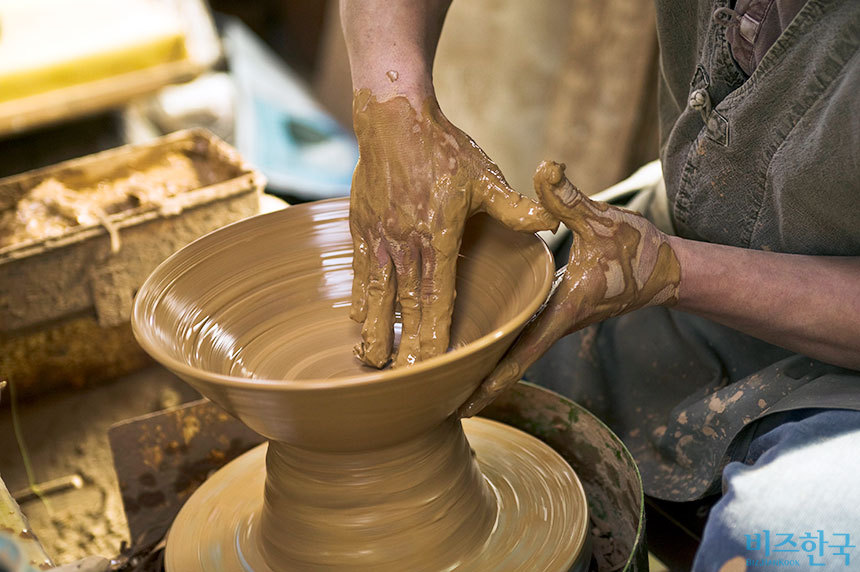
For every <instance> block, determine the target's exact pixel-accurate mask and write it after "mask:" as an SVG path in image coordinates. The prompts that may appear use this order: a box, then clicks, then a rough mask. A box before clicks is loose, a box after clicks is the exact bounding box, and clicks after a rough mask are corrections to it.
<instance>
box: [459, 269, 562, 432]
mask: <svg viewBox="0 0 860 572" xmlns="http://www.w3.org/2000/svg"><path fill="white" fill-rule="evenodd" d="M568 294H569V290H568V289H567V288H566V287H565V286H564V285H562V287H560V288H558V289H557V290H556V291H555V293H553V295H552V297H551V298H550V300H549V302H548V303H547V305H546V307H545V308H544V310H543V311H542V312H541V313H540V314H539V315H538V317H537V318H535V320H533V321H532V322H530V323H529V324H528V325H527V326H526V328H525V330H523V333H522V334H521V335H520V337H519V338H518V339H517V341H516V342H514V345H513V347H512V348H511V349H510V350H508V353H507V354H505V357H504V358H503V359H502V361H500V362H499V364H498V365H497V366H496V367H495V369H494V370H493V371H492V373H490V375H488V376H487V378H486V379H485V380H484V381H483V383H481V385H480V387H478V389H476V390H475V391H474V393H472V395H471V396H469V398H468V399H467V400H466V403H464V404H463V405H462V406H461V407H460V409H459V410H458V415H459V416H460V417H472V416H473V415H476V414H477V413H478V412H479V411H481V410H482V409H483V408H484V407H486V406H487V405H489V404H490V403H491V402H492V401H493V400H494V399H495V398H496V397H498V396H499V394H501V393H502V392H503V391H505V390H506V389H507V388H509V387H510V386H512V385H513V384H515V383H516V382H518V381H519V380H520V379H521V378H522V376H523V373H525V371H526V369H528V367H529V366H530V365H532V364H533V363H534V362H535V361H537V359H538V358H540V357H541V356H542V355H543V354H545V353H546V351H547V350H548V349H549V348H550V346H552V344H554V343H555V342H556V341H557V340H558V339H559V338H561V337H562V336H564V335H565V334H566V333H567V331H568V328H569V327H570V316H571V315H572V311H571V309H570V308H569V305H570V301H569V299H570V296H569V295H568Z"/></svg>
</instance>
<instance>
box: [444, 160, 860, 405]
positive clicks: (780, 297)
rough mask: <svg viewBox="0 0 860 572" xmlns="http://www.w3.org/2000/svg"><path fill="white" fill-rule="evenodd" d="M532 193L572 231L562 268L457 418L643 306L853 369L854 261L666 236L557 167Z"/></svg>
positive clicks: (859, 317)
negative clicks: (586, 332) (556, 351)
mask: <svg viewBox="0 0 860 572" xmlns="http://www.w3.org/2000/svg"><path fill="white" fill-rule="evenodd" d="M535 190H536V191H537V194H538V197H539V198H540V200H541V203H542V204H543V205H544V206H545V207H546V208H547V209H548V210H549V211H550V212H551V213H553V214H554V215H556V216H557V217H558V218H559V219H561V220H562V221H563V222H564V223H565V224H566V225H567V226H568V227H569V228H570V229H571V230H572V231H573V233H574V238H573V245H572V247H571V252H570V260H569V262H568V264H567V266H566V267H565V269H564V273H563V275H562V276H561V278H560V280H559V281H558V283H557V284H556V287H555V289H554V291H553V294H552V295H551V296H550V299H549V301H548V302H547V305H546V306H545V308H544V309H543V310H542V311H541V313H540V314H539V315H538V316H537V317H536V319H535V320H534V321H532V322H531V323H530V324H529V325H528V326H526V328H525V330H524V331H523V333H522V335H521V336H520V337H519V339H518V340H517V342H516V343H515V344H514V346H513V347H512V348H511V349H510V350H509V351H508V353H507V354H506V355H505V357H504V358H503V359H502V361H501V362H500V363H499V364H498V366H496V369H495V370H494V371H493V372H492V373H491V374H490V375H489V376H488V377H487V379H486V380H484V382H483V383H482V384H481V386H480V387H479V388H478V389H477V390H476V391H475V393H474V394H473V395H472V396H471V397H470V398H469V399H468V400H467V402H466V403H465V404H464V405H463V407H461V409H460V411H459V414H460V415H461V416H463V417H469V416H472V415H475V414H476V413H478V412H479V411H480V410H481V409H483V408H484V407H485V406H486V405H487V404H488V403H490V402H491V401H492V400H493V399H494V398H495V397H496V396H497V395H498V394H499V393H501V392H502V391H504V390H505V389H506V388H507V387H509V386H510V385H511V384H513V383H516V382H517V381H518V380H519V379H520V377H521V376H522V375H523V373H524V372H525V370H526V368H527V367H528V366H530V365H531V364H532V363H534V362H535V361H536V360H537V359H538V358H539V357H540V356H541V355H543V354H544V353H545V352H546V351H547V350H548V349H549V347H550V346H551V345H552V344H553V343H555V342H556V340H558V339H559V338H561V337H562V336H564V335H566V334H569V333H571V332H574V331H576V330H579V329H581V328H584V327H585V326H587V325H589V324H592V323H595V322H598V321H601V320H605V319H606V318H610V317H613V316H618V315H621V314H624V313H626V312H630V311H632V310H636V309H639V308H643V307H646V306H655V305H675V306H676V307H677V308H678V309H679V310H684V311H687V312H691V313H694V314H697V315H700V316H703V317H706V318H709V319H711V320H714V321H717V322H720V323H722V324H725V325H727V326H729V327H732V328H735V329H737V330H740V331H742V332H745V333H747V334H750V335H752V336H755V337H758V338H760V339H763V340H766V341H769V342H771V343H773V344H776V345H779V346H781V347H784V348H787V349H789V350H792V351H795V352H798V353H801V354H804V355H807V356H809V357H812V358H816V359H820V360H822V361H826V362H829V363H833V364H835V365H840V366H843V367H848V368H853V369H860V257H853V258H849V257H825V256H800V255H793V254H779V253H773V252H762V251H756V250H748V249H743V248H735V247H730V246H723V245H718V244H709V243H704V242H697V241H692V240H685V239H682V238H678V237H672V236H667V235H665V234H663V233H662V232H660V231H659V230H658V229H657V228H656V227H654V226H653V225H652V224H651V223H650V222H648V221H647V220H646V219H645V218H643V217H641V216H640V215H638V214H635V213H632V212H629V211H626V210H624V209H620V208H617V207H612V206H610V205H607V204H605V203H598V202H594V201H591V200H590V199H589V198H588V197H586V196H585V195H583V194H582V193H580V192H579V190H577V188H576V187H575V186H574V185H573V184H572V183H571V182H570V181H569V180H568V179H567V178H566V177H565V174H564V165H559V164H557V163H552V162H545V163H543V164H541V166H540V167H539V168H538V171H537V173H536V174H535ZM571 359H573V358H571Z"/></svg>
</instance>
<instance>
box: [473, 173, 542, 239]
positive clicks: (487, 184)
mask: <svg viewBox="0 0 860 572" xmlns="http://www.w3.org/2000/svg"><path fill="white" fill-rule="evenodd" d="M487 163H489V166H488V167H487V168H486V169H484V172H483V173H482V175H481V177H480V178H479V181H478V182H477V183H476V187H475V191H476V192H477V194H478V196H477V198H478V201H477V203H478V205H477V207H478V210H483V211H485V212H487V213H488V214H489V215H490V216H492V217H493V218H494V219H496V220H498V221H499V222H501V223H502V224H504V225H505V226H507V227H509V228H511V229H513V230H518V231H523V232H537V231H539V230H553V231H554V230H556V229H557V228H558V219H557V218H556V217H555V216H554V215H553V214H552V213H550V212H549V211H548V210H547V209H546V208H544V206H543V205H541V204H540V203H538V202H537V201H534V200H532V199H530V198H528V197H526V196H523V195H521V194H520V193H518V192H516V191H515V190H513V189H512V188H511V187H510V185H508V182H507V181H506V180H505V178H504V177H503V176H502V173H501V172H500V171H499V168H498V167H497V166H496V165H495V164H494V163H493V162H492V161H490V160H489V159H487Z"/></svg>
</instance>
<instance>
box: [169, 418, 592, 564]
mask: <svg viewBox="0 0 860 572" xmlns="http://www.w3.org/2000/svg"><path fill="white" fill-rule="evenodd" d="M462 425H463V430H461V429H460V425H459V424H458V423H456V422H454V421H451V420H449V421H446V422H445V423H443V424H442V426H440V427H438V428H436V429H434V430H433V432H431V433H434V434H435V435H433V434H431V435H428V436H426V437H422V438H421V439H418V440H415V441H413V442H410V443H408V444H406V445H403V446H398V447H395V448H392V449H391V450H389V451H388V452H387V453H386V452H383V453H382V458H378V459H377V462H376V463H375V464H374V465H373V466H370V467H368V466H359V465H356V464H355V461H358V460H359V458H358V457H359V456H358V455H356V454H347V455H346V456H345V457H344V458H342V459H341V461H343V462H344V464H343V465H342V468H341V469H340V470H338V471H331V469H330V468H326V467H328V466H329V461H330V459H329V458H328V457H331V455H332V454H331V453H320V452H310V451H299V450H296V449H295V448H291V447H290V446H288V445H284V444H283V443H272V444H270V445H268V446H267V445H261V446H260V447H257V448H255V449H253V450H251V451H249V452H248V453H246V454H244V455H242V456H241V457H239V458H238V459H236V460H235V461H233V462H231V463H230V464H228V465H227V466H225V467H224V468H223V469H221V470H220V471H218V472H217V473H216V474H215V475H213V476H212V477H211V478H210V479H209V480H207V481H206V483H204V484H203V485H202V486H201V487H200V488H199V489H198V490H197V492H195V493H194V495H192V497H191V498H190V499H189V500H188V502H187V503H186V504H185V506H184V507H183V508H182V511H181V512H180V513H179V515H178V516H177V517H176V520H175V521H174V523H173V527H172V528H171V531H170V534H169V537H168V541H167V550H166V559H165V564H166V568H167V571H168V572H207V571H212V570H221V571H224V572H232V571H237V572H238V571H249V570H250V571H254V572H281V571H285V570H309V569H310V570H318V569H338V570H354V571H359V570H368V571H370V570H373V571H387V570H428V571H429V570H458V571H460V570H543V571H548V572H549V571H565V570H585V568H586V567H587V565H588V562H589V559H590V547H589V546H588V545H587V539H588V538H589V534H588V511H587V508H586V500H585V493H584V492H583V489H582V486H581V484H580V483H579V480H578V479H577V477H576V474H575V473H574V472H573V470H572V469H571V468H570V467H569V466H568V465H567V463H566V462H565V461H564V460H563V459H562V458H561V456H559V455H558V454H557V453H555V452H554V451H553V450H552V449H551V448H550V447H549V446H548V445H546V444H544V443H542V442H540V441H538V440H537V439H535V438H534V437H531V436H530V435H528V434H526V433H523V432H521V431H519V430H517V429H514V428H513V427H510V426H507V425H503V424H501V423H498V422H495V421H489V420H486V419H467V420H464V421H463V422H462ZM463 431H465V435H466V436H467V437H468V443H467V442H466V440H465V439H464V437H463ZM431 441H432V442H433V443H435V446H433V447H428V448H427V450H426V451H425V454H423V455H419V456H417V457H416V456H414V455H412V453H411V452H410V451H409V450H408V449H409V447H413V446H414V447H423V446H425V445H427V443H429V442H431ZM469 445H471V448H472V450H473V451H474V455H475V458H476V460H477V465H476V464H475V463H474V462H471V461H470V460H469V458H468V456H469V455H470V454H471V453H470V450H469ZM267 447H268V455H267ZM403 448H405V449H403ZM402 449H403V450H402ZM267 456H268V458H267ZM464 456H465V458H462V457H464ZM350 457H354V458H350ZM404 458H409V459H410V461H409V462H408V463H405V464H404V463H403V462H402V461H403V459H404ZM360 460H361V461H366V459H360ZM351 461H352V462H351ZM458 466H459V469H457V467H458ZM267 469H268V471H269V473H270V475H269V478H268V480H267V477H266V471H267ZM404 471H405V472H406V473H407V474H405V475H403V478H402V479H401V478H398V477H399V476H400V475H398V473H402V472H404ZM407 481H409V482H412V483H413V486H414V487H417V488H418V490H417V491H416V490H412V487H410V489H409V490H407V489H403V488H402V487H401V486H399V485H398V483H404V482H407ZM362 486H364V487H366V488H367V489H368V491H373V492H374V494H371V495H369V496H368V495H365V494H363V493H362V492H361V491H360V490H357V489H356V487H358V488H359V489H360V487H362ZM339 488H344V489H346V490H347V491H348V492H349V495H343V494H340V493H338V492H337V491H338V489H339ZM264 491H265V492H264ZM416 493H417V494H416ZM348 496H351V497H352V498H354V499H361V500H360V501H359V502H355V503H354V504H352V505H348V504H345V503H344V502H342V500H341V499H345V498H348Z"/></svg>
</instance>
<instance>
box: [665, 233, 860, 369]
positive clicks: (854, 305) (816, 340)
mask: <svg viewBox="0 0 860 572" xmlns="http://www.w3.org/2000/svg"><path fill="white" fill-rule="evenodd" d="M669 242H670V244H671V245H672V248H673V249H674V250H675V252H676V253H677V255H678V259H679V260H680V261H681V285H680V289H679V298H678V305H677V308H678V309H679V310H684V311H687V312H691V313H693V314H697V315H699V316H703V317H705V318H709V319H711V320H714V321H715V322H719V323H721V324H725V325H726V326H729V327H731V328H734V329H736V330H740V331H742V332H745V333H747V334H750V335H752V336H755V337H757V338H760V339H762V340H765V341H768V342H770V343H772V344H775V345H778V346H781V347H784V348H786V349H789V350H792V351H794V352H797V353H800V354H803V355H806V356H809V357H812V358H815V359H819V360H821V361H825V362H828V363H832V364H835V365H839V366H842V367H847V368H851V369H858V370H860V257H835V256H802V255H796V254H781V253H776V252H764V251H760V250H749V249H745V248H734V247H731V246H723V245H720V244H710V243H705V242H696V241H692V240H685V239H682V238H677V237H670V239H669Z"/></svg>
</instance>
